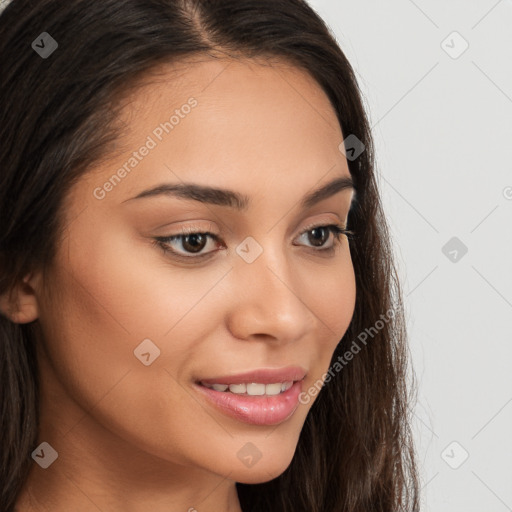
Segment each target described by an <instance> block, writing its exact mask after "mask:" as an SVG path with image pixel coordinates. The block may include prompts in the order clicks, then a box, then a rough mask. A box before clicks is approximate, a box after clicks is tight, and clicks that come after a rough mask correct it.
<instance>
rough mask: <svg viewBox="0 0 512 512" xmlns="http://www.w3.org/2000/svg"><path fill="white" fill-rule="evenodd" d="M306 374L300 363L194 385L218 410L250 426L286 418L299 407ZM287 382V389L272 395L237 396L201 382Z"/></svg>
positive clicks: (271, 423)
mask: <svg viewBox="0 0 512 512" xmlns="http://www.w3.org/2000/svg"><path fill="white" fill-rule="evenodd" d="M306 374H307V372H306V370H304V368H302V367H300V366H288V367H284V368H258V369H256V370H250V371H247V372H244V373H239V374H237V375H224V376H219V377H212V378H207V379H200V380H197V381H196V382H195V383H194V386H195V387H196V389H197V391H198V392H199V393H200V394H201V395H202V396H203V397H205V398H206V399H207V401H208V402H209V403H210V404H212V405H214V406H215V408H216V409H217V410H218V411H220V412H222V413H224V414H227V415H228V416H231V417H232V418H235V419H237V420H238V421H242V422H243V423H248V424H251V425H261V426H263V425H278V424H279V423H282V422H284V421H286V420H287V419H288V418H290V417H291V416H292V415H293V413H294V412H295V410H296V409H297V407H298V406H299V401H298V399H299V395H300V393H301V391H302V380H304V378H305V376H306ZM290 381H293V385H292V386H291V387H290V389H288V390H286V391H285V392H283V393H280V394H279V395H272V396H264V395H255V396H252V395H246V394H243V395H237V394H235V393H231V392H227V391H215V390H214V389H211V388H207V387H205V386H203V385H202V384H201V383H205V384H250V383H252V382H257V383H261V384H274V383H277V382H290Z"/></svg>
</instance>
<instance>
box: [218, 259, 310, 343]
mask: <svg viewBox="0 0 512 512" xmlns="http://www.w3.org/2000/svg"><path fill="white" fill-rule="evenodd" d="M231 274H232V276H231V279H233V282H234V283H236V285H235V286H234V293H235V296H236V299H235V300H234V301H233V303H232V304H233V306H232V309H231V310H230V312H229V314H228V320H227V321H228V326H229V329H230V331H231V333H232V334H233V336H235V337H236V338H239V339H251V338H261V337H266V338H269V339H273V340H275V341H276V342H279V343H288V342H293V341H294V340H298V339H301V338H303V337H304V336H306V335H307V333H308V332H310V331H311V330H313V329H315V328H316V327H317V325H318V322H319V319H318V317H317V316H316V315H315V314H314V313H313V311H312V310H311V309H310V308H311V307H312V306H314V305H312V304H310V303H309V302H311V301H308V293H307V287H306V285H304V284H303V283H301V282H300V280H299V279H297V274H295V278H294V277H293V272H292V269H291V268H290V265H289V264H288V263H287V262H286V259H285V257H284V255H281V256H280V257H279V258H277V257H275V253H274V255H271V254H270V251H263V253H262V254H261V255H260V256H259V257H258V258H257V259H256V260H255V261H253V262H252V263H246V262H245V261H243V260H239V261H237V262H236V264H235V267H234V268H233V270H232V271H231ZM311 285H312V286H313V285H314V284H313V283H312V284H311Z"/></svg>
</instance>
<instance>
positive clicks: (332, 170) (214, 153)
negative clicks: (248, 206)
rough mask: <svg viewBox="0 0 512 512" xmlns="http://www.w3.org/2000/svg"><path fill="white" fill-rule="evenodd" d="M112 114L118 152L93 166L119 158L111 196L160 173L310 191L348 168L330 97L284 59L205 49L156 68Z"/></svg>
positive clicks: (97, 176)
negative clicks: (215, 54) (232, 56)
mask: <svg viewBox="0 0 512 512" xmlns="http://www.w3.org/2000/svg"><path fill="white" fill-rule="evenodd" d="M119 121H120V123H121V127H122V131H123V134H122V136H121V137H120V139H119V140H118V142H117V148H118V150H119V151H118V154H117V156H116V159H115V161H113V162H111V165H110V164H109V165H107V166H104V167H103V168H102V169H97V172H95V173H94V184H98V183H100V184H101V183H104V182H105V180H108V179H109V178H110V177H111V176H112V173H113V172H116V170H117V169H119V168H120V166H122V165H124V168H125V170H126V171H127V172H123V173H122V174H123V175H124V176H125V177H123V179H122V183H119V184H118V185H117V184H116V185H115V186H114V187H113V188H114V190H113V191H112V192H111V193H109V195H108V200H109V201H112V200H114V201H116V202H117V203H120V202H122V201H124V200H126V199H128V198H129V197H133V196H134V195H135V194H137V193H138V192H140V190H141V189H142V188H147V186H148V185H152V184H157V183H159V182H164V181H167V182H168V181H173V182H179V181H180V180H181V181H201V182H202V183H203V184H205V185H217V186H222V185H223V184H225V185H226V186H227V185H228V182H229V187H230V188H237V189H239V190H240V191H242V192H247V193H248V194H250V192H251V191H257V190H264V188H265V187H268V185H269V183H273V184H275V186H281V187H283V186H284V187H285V189H286V187H290V186H291V185H293V186H298V187H302V188H304V189H307V188H308V187H310V186H311V185H312V184H315V183H317V182H318V181H319V180H321V179H322V177H323V176H326V178H327V175H328V174H330V175H331V177H332V175H334V174H335V175H337V176H340V175H344V176H349V175H350V174H349V171H348V165H347V162H346V159H345V157H344V156H343V154H342V153H341V152H340V150H339V145H340V143H341V142H342V140H343V134H342V132H341V128H340V125H339V122H338V119H337V116H336V113H335V111H334V109H333V107H332V105H331V103H330V101H329V99H328V97H327V95H326V94H325V92H324V91H323V90H322V88H321V87H320V86H319V85H318V83H317V82H316V81H315V80H314V79H313V78H312V77H311V76H310V75H309V74H308V73H307V72H305V71H303V70H301V69H299V68H296V67H294V66H292V65H290V64H288V63H285V62H282V61H272V62H270V61H262V60H258V61H256V60H228V59H212V58H206V57H203V58H196V59H194V60H191V59H188V60H186V61H182V62H178V63H175V64H173V65H168V64H166V65H163V66H160V67H159V68H156V69H155V70H154V71H152V72H151V74H148V75H147V76H146V77H145V78H144V81H143V83H142V86H140V87H139V88H138V89H137V90H136V92H135V93H133V94H132V95H131V96H129V97H127V99H126V101H125V104H124V106H123V109H122V111H121V116H120V118H119ZM144 147H147V148H150V149H149V150H147V149H146V150H144V151H143V152H144V153H145V154H144V155H142V156H141V155H140V154H139V155H137V156H134V155H133V153H134V152H137V151H138V150H139V149H142V148H144ZM139 153H140V152H139ZM130 160H131V164H130V163H129V164H128V165H126V164H127V162H129V161H130ZM135 160H136V161H135ZM133 164H135V165H133Z"/></svg>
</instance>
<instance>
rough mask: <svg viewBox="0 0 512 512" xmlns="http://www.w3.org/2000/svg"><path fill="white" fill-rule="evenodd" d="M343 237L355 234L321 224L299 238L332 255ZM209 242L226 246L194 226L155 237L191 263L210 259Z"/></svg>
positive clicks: (338, 226) (334, 226) (165, 247)
mask: <svg viewBox="0 0 512 512" xmlns="http://www.w3.org/2000/svg"><path fill="white" fill-rule="evenodd" d="M331 235H332V243H331V244H330V245H329V246H328V247H325V244H326V242H327V241H328V240H329V239H331ZM342 235H346V236H347V238H348V239H351V238H352V235H353V232H352V231H349V230H347V229H346V228H345V227H344V226H342V225H340V224H329V225H323V224H321V225H313V226H308V227H307V228H306V229H305V230H304V231H302V233H301V234H300V235H299V237H298V238H299V239H301V238H304V237H305V238H306V239H307V243H310V244H311V245H310V247H311V248H313V249H315V252H319V253H331V252H333V251H334V249H335V248H336V246H337V245H339V244H340V243H341V237H342ZM209 242H217V244H220V245H224V244H223V243H222V240H221V238H220V237H219V236H218V235H216V234H214V233H211V232H208V231H206V232H203V231H199V230H197V228H195V227H193V226H192V227H189V228H184V229H182V231H181V233H180V234H176V235H171V236H167V237H155V238H154V242H153V243H154V244H156V245H158V246H159V247H160V248H161V249H162V250H163V251H164V253H165V254H168V253H170V255H171V256H172V257H173V258H176V259H178V260H181V261H186V262H190V261H199V260H203V259H205V258H209V257H211V256H212V254H213V253H214V252H216V251H215V249H213V250H210V251H204V249H205V248H207V247H208V243H209ZM176 245H178V246H181V250H177V249H176V248H175V247H176ZM210 245H213V246H215V243H213V244H212V243H210ZM294 245H301V244H294ZM319 247H320V248H319Z"/></svg>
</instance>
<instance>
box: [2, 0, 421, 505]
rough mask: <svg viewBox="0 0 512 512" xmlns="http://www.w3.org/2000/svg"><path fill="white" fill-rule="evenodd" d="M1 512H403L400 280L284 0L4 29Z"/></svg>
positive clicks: (298, 12)
mask: <svg viewBox="0 0 512 512" xmlns="http://www.w3.org/2000/svg"><path fill="white" fill-rule="evenodd" d="M0 33H1V37H0V41H1V42H0V45H1V46H0V55H1V57H2V61H3V69H4V70H5V72H4V73H2V78H1V79H0V93H1V98H2V101H1V108H2V111H1V118H2V121H3V122H2V126H1V134H2V141H3V144H2V145H1V146H0V152H1V153H0V154H1V161H2V171H1V177H0V180H1V181H0V219H1V220H0V222H1V231H0V236H1V238H0V258H1V259H0V264H1V269H2V272H1V274H0V297H1V302H0V309H1V312H2V315H1V317H0V329H1V331H0V339H1V355H0V361H1V379H2V391H1V393H2V412H1V419H0V421H1V431H2V439H3V440H4V443H3V444H4V450H3V451H2V454H1V466H0V472H1V478H0V482H1V483H0V496H1V497H0V508H1V510H3V511H7V512H12V511H18V512H32V511H38V510H52V511H61V510H62V511H63V510H66V511H67V510H98V509H99V510H104V511H106V510H109V511H117V510H130V511H147V510H151V511H153V512H159V511H163V510H165V511H169V510H172V511H181V510H188V511H194V510H196V511H199V512H202V511H205V512H208V511H220V510H223V511H233V512H234V511H237V512H238V511H242V510H243V512H250V511H291V510H294V511H298V510H299V511H308V512H309V511H322V512H323V511H326V512H327V511H329V512H330V511H346V512H349V511H350V512H356V511H357V512H361V511H366V512H369V511H379V512H391V511H393V512H394V511H397V510H401V511H405V510H407V511H410V510H415V511H416V510H418V496H417V494H418V485H417V476H416V467H415V459H414V450H413V443H412V440H411V436H410V427H409V412H410V409H409V405H410V404H409V400H410V398H409V393H408V390H407V387H406V355H407V346H406V332H405V328H404V320H403V308H402V303H401V295H400V286H399V283H398V281H397V278H396V272H395V268H394V265H393V258H392V251H391V246H390V241H389V235H388V231H387V225H386V220H385V216H384V214H383V211H382V207H381V202H380V197H379V192H378V189H377V187H376V180H375V176H374V170H373V146H372V140H371V134H370V132H369V127H368V122H367V118H366V116H365V112H364V109H363V106H362V102H361V97H360V92H359V89H358V86H357V82H356V79H355V77H354V72H353V70H352V68H351V66H350V64H349V63H348V62H347V59H346V58H345V56H344V54H343V53H342V51H341V50H340V48H339V47H338V46H337V44H336V42H335V41H334V39H333V37H332V35H331V34H330V33H329V30H328V29H327V27H326V25H325V24H324V23H323V22H322V21H321V20H320V19H319V17H318V16H317V15H316V14H315V13H314V11H313V10H312V9H311V8H310V7H309V6H308V5H307V4H306V3H305V2H303V1H302V0H280V1H275V0H273V1H270V0H223V1H219V2H209V1H206V0H194V1H192V0H181V1H178V0H174V1H173V0H144V1H139V0H126V1H123V2H120V1H119V0H101V1H91V0H66V1H55V0H39V1H38V2H31V1H29V0H13V2H12V3H11V4H10V5H9V6H8V7H7V8H6V10H5V11H4V12H3V13H2V15H1V16H0Z"/></svg>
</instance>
